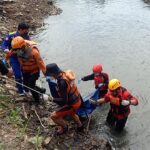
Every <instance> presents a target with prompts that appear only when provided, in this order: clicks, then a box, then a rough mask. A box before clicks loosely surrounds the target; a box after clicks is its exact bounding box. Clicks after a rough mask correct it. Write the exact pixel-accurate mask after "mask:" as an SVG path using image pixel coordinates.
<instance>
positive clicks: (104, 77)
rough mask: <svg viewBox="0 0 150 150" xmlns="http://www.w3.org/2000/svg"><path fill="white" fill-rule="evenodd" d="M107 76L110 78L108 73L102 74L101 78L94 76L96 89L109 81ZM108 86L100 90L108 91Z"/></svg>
mask: <svg viewBox="0 0 150 150" xmlns="http://www.w3.org/2000/svg"><path fill="white" fill-rule="evenodd" d="M106 76H108V75H107V74H106V73H102V74H101V75H99V76H94V82H95V87H97V86H98V85H99V84H100V83H106V82H107V81H106V80H108V79H106ZM107 89H108V88H107V86H106V85H103V86H102V87H101V88H100V89H99V90H107Z"/></svg>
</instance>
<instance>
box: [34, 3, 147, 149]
mask: <svg viewBox="0 0 150 150" xmlns="http://www.w3.org/2000/svg"><path fill="white" fill-rule="evenodd" d="M56 4H57V5H58V6H59V7H60V8H62V10H63V12H62V14H60V15H58V16H50V17H48V18H46V19H45V24H46V25H45V30H42V31H40V32H39V33H38V34H37V35H36V36H35V37H34V38H35V39H36V41H37V42H38V43H39V46H40V51H41V54H42V56H43V57H44V60H45V62H46V63H47V64H48V63H53V62H55V63H57V64H58V65H59V66H60V67H61V68H62V69H64V70H65V69H72V70H74V71H75V72H76V76H77V79H79V78H80V77H82V76H84V75H87V74H90V73H91V72H92V66H93V64H95V63H101V64H102V65H103V70H104V72H107V73H108V74H109V75H110V79H111V78H117V79H119V80H121V82H122V85H123V86H124V87H126V88H127V89H129V91H131V92H132V93H133V94H134V95H136V96H137V97H138V98H139V103H140V105H139V106H138V107H134V106H131V111H132V112H131V114H130V116H129V119H128V122H127V124H126V128H125V131H124V132H123V133H122V134H121V135H117V134H116V133H113V132H112V131H110V129H109V128H107V127H106V126H105V124H104V122H105V117H106V115H107V112H108V108H107V107H106V109H104V108H100V109H99V110H97V111H96V112H94V113H95V115H96V123H94V124H93V127H95V129H96V132H95V130H94V129H93V128H92V129H91V130H92V132H93V133H94V134H96V135H97V136H100V137H105V138H107V139H108V140H109V141H110V142H111V143H112V144H113V146H114V148H116V149H131V150H149V149H150V148H149V147H150V101H149V97H150V79H149V76H150V61H149V60H150V59H149V57H150V7H149V6H148V5H147V4H145V3H144V2H143V1H141V0H57V1H56ZM78 87H79V89H80V91H81V93H82V95H86V94H87V93H89V92H90V91H91V90H93V88H94V84H93V82H91V81H89V82H82V83H80V84H78Z"/></svg>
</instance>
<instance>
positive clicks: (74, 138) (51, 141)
mask: <svg viewBox="0 0 150 150" xmlns="http://www.w3.org/2000/svg"><path fill="white" fill-rule="evenodd" d="M31 101H32V96H30V95H26V96H24V97H19V96H18V94H17V91H16V88H15V84H14V79H8V78H6V79H4V78H1V77H0V149H5V150H10V149H15V150H20V149H22V150H29V149H30V150H33V149H36V150H39V149H40V150H54V149H57V150H66V149H72V150H76V149H79V150H94V149H95V150H111V146H110V144H109V142H108V141H107V140H106V139H103V138H97V137H96V136H94V135H93V134H91V133H90V131H89V132H86V130H84V131H83V132H76V131H75V128H76V125H75V124H74V122H73V121H71V120H69V121H68V124H69V131H68V132H67V133H66V134H64V135H61V136H56V135H55V134H54V132H55V128H56V124H55V123H54V122H53V121H52V120H50V118H49V116H50V114H51V113H52V111H54V109H55V108H56V107H57V106H56V105H55V104H54V103H52V102H50V101H43V100H42V99H41V105H39V106H36V107H35V106H34V105H30V102H31ZM84 123H85V125H87V122H86V121H84ZM85 127H86V126H85Z"/></svg>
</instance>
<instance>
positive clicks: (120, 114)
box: [110, 87, 131, 119]
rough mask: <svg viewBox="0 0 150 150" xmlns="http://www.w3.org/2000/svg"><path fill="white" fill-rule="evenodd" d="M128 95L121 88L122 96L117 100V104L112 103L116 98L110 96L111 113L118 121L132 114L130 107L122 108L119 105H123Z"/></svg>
mask: <svg viewBox="0 0 150 150" xmlns="http://www.w3.org/2000/svg"><path fill="white" fill-rule="evenodd" d="M127 94H128V91H127V90H126V89H125V88H123V87H121V92H120V96H119V97H117V98H116V104H114V103H112V101H113V99H114V98H113V96H111V95H110V106H111V112H112V114H113V115H114V116H115V117H116V118H118V119H123V118H125V117H127V116H128V115H129V113H130V107H129V106H122V105H120V104H119V103H121V101H122V100H123V99H127ZM130 98H131V97H130ZM130 98H129V99H130Z"/></svg>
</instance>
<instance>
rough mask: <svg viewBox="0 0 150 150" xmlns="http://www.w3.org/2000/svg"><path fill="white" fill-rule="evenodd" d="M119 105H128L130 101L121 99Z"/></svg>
mask: <svg viewBox="0 0 150 150" xmlns="http://www.w3.org/2000/svg"><path fill="white" fill-rule="evenodd" d="M121 105H122V106H129V105H130V101H129V100H122V101H121Z"/></svg>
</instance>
